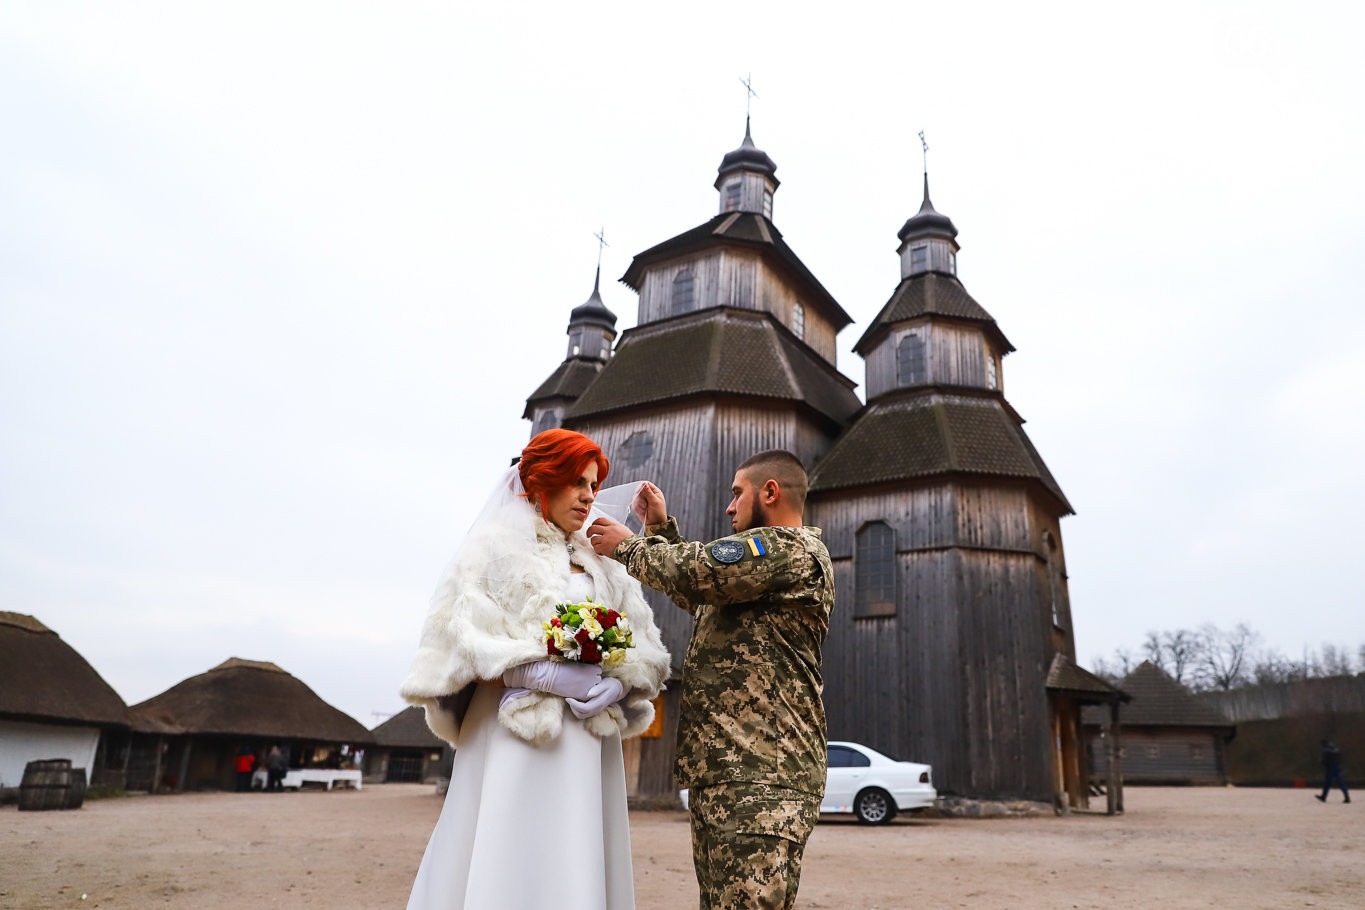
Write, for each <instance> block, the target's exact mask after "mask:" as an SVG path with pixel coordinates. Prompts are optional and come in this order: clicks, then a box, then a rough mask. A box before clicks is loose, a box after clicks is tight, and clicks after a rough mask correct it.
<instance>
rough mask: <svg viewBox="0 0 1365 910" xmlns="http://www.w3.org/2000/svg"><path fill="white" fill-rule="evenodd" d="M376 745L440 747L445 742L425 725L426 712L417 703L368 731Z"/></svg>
mask: <svg viewBox="0 0 1365 910" xmlns="http://www.w3.org/2000/svg"><path fill="white" fill-rule="evenodd" d="M370 732H371V733H373V734H374V742H375V745H377V746H387V747H389V748H391V749H438V750H439V749H441V748H444V746H445V742H443V741H442V740H441V739H440V738H438V737H437V736H436V734H435V733H432V732H431V728H430V727H428V726H427V712H426V710H425V709H423V708H422V707H421V706H419V705H412V706H411V707H408V708H404V709H403V710H402V711H399V712H398V713H397V714H395V715H394V716H393V717H390V718H389V719H388V720H386V721H384V722H383V723H382V724H380V725H379V726H377V727H375V728H374V729H373V730H371V731H370Z"/></svg>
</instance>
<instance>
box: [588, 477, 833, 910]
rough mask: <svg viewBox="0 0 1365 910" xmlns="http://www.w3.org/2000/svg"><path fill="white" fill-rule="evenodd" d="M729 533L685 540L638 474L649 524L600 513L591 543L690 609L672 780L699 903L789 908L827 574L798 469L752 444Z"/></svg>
mask: <svg viewBox="0 0 1365 910" xmlns="http://www.w3.org/2000/svg"><path fill="white" fill-rule="evenodd" d="M732 491H733V493H734V499H733V500H732V501H731V502H730V505H729V506H728V507H727V508H726V510H725V511H726V514H728V515H729V516H730V520H731V524H732V525H733V526H734V529H735V532H736V533H735V534H734V535H733V536H731V537H725V538H722V539H720V540H717V541H713V542H712V543H708V544H700V543H688V542H687V541H685V540H684V539H683V538H682V536H681V535H680V534H679V532H678V524H677V521H676V519H674V518H671V517H669V515H668V511H667V507H666V505H665V502H664V497H663V493H662V492H661V491H660V490H659V489H658V488H657V487H655V486H654V485H653V484H649V483H646V484H644V486H643V487H642V488H641V490H640V493H639V495H638V496H637V498H636V503H635V508H636V511H637V512H639V513H640V515H641V517H642V518H643V519H644V521H645V533H644V535H642V536H641V535H632V534H631V533H630V531H628V530H627V529H626V528H625V527H624V526H623V525H619V524H617V523H615V522H612V521H610V520H608V519H599V520H598V521H596V522H595V523H594V524H593V526H592V527H591V528H590V529H589V531H588V535H589V537H590V538H591V539H592V541H593V549H595V550H596V551H597V552H598V553H600V554H602V555H611V556H612V557H613V558H615V559H616V560H618V561H619V562H621V563H622V564H623V565H625V567H626V569H627V571H629V572H630V574H631V575H633V576H635V577H636V578H637V579H639V580H640V581H641V582H643V583H644V584H647V585H649V586H650V587H652V588H656V589H658V590H659V591H662V592H663V593H665V594H667V595H668V596H669V597H671V598H672V599H673V601H674V603H676V604H677V605H678V606H680V607H682V608H683V609H684V610H686V611H687V612H688V613H691V614H692V615H693V616H694V617H695V618H696V625H695V628H694V630H693V632H692V640H691V642H690V643H689V645H688V648H687V657H686V659H685V661H684V663H683V692H682V712H681V717H680V719H679V722H678V744H677V764H676V765H675V768H674V778H675V780H676V782H677V784H678V786H680V787H686V788H688V789H689V791H690V792H689V805H690V808H691V812H692V859H693V863H694V864H695V866H696V872H697V884H698V886H699V887H700V889H701V905H702V907H703V908H705V910H719V908H727V910H729V908H779V907H781V908H791V907H792V906H793V905H794V904H795V902H796V889H797V885H798V883H799V881H800V878H801V854H802V851H803V850H804V849H805V845H806V840H807V839H808V838H809V837H810V833H811V830H812V829H813V828H814V826H815V822H816V819H817V818H818V816H819V813H820V798H821V797H822V796H823V795H824V792H825V761H826V757H825V756H826V752H825V750H826V743H825V709H824V705H823V704H822V703H821V701H820V692H821V690H822V688H823V682H822V680H821V677H820V648H821V646H822V645H823V643H824V640H825V633H826V632H827V631H828V629H829V613H830V609H831V608H832V607H833V605H834V571H833V569H832V568H831V567H830V562H829V553H828V552H827V551H826V550H825V545H824V544H823V543H821V542H820V530H819V529H818V528H809V527H804V526H803V525H802V515H803V512H804V510H805V501H806V472H805V469H804V468H802V466H801V462H800V460H799V459H797V457H796V456H795V455H792V454H791V453H790V452H785V451H781V450H773V451H768V452H761V453H759V454H758V455H755V456H753V457H752V458H750V459H748V460H747V461H745V462H744V463H743V464H742V465H740V466H739V470H737V471H736V472H735V479H734V483H733V487H732Z"/></svg>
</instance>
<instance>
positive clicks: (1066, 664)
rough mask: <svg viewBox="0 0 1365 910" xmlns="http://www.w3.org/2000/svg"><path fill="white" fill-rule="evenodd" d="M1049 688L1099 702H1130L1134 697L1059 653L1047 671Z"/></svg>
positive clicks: (1053, 658)
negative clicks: (1091, 698) (1089, 697)
mask: <svg viewBox="0 0 1365 910" xmlns="http://www.w3.org/2000/svg"><path fill="white" fill-rule="evenodd" d="M1047 687H1048V688H1049V689H1052V690H1053V691H1056V692H1066V693H1069V694H1071V695H1077V696H1081V697H1082V698H1084V697H1085V696H1091V697H1093V698H1094V699H1095V700H1097V701H1106V702H1112V701H1130V700H1131V699H1132V696H1131V695H1129V694H1128V693H1126V692H1124V691H1123V690H1122V689H1117V688H1115V687H1114V686H1112V685H1110V684H1109V683H1107V682H1105V681H1104V680H1102V679H1100V678H1099V677H1098V676H1096V675H1095V674H1094V673H1091V672H1090V671H1089V670H1087V669H1085V668H1084V667H1081V666H1078V665H1077V664H1076V662H1075V661H1073V660H1072V659H1071V658H1070V657H1067V656H1066V655H1065V654H1063V653H1061V652H1060V651H1058V652H1057V653H1056V654H1055V655H1053V657H1052V665H1051V666H1049V667H1048V671H1047Z"/></svg>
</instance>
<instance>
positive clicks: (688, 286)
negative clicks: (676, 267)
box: [673, 269, 697, 315]
mask: <svg viewBox="0 0 1365 910" xmlns="http://www.w3.org/2000/svg"><path fill="white" fill-rule="evenodd" d="M696 284H697V281H696V279H695V278H694V277H693V276H692V270H691V269H683V270H682V271H681V272H679V273H678V275H677V277H676V278H674V279H673V313H674V315H676V314H678V313H686V312H687V311H688V310H690V309H692V305H693V303H694V302H695V301H696Z"/></svg>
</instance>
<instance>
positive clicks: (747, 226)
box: [621, 212, 853, 332]
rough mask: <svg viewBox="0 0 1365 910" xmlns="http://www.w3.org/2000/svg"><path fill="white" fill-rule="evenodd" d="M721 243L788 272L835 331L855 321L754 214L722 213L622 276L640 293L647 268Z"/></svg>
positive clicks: (642, 257)
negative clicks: (755, 254) (751, 251)
mask: <svg viewBox="0 0 1365 910" xmlns="http://www.w3.org/2000/svg"><path fill="white" fill-rule="evenodd" d="M717 242H723V243H729V244H734V245H736V246H743V247H749V248H752V249H756V250H758V251H759V252H761V253H762V254H763V255H764V256H766V257H768V258H769V259H770V260H771V261H773V262H774V263H775V264H777V265H778V266H780V267H781V268H783V269H785V270H786V271H787V272H788V273H790V274H791V276H792V277H793V278H795V279H796V280H797V281H798V282H800V283H801V284H803V285H805V286H806V288H807V290H808V291H809V292H810V294H811V299H812V300H813V301H814V302H815V303H817V304H819V305H820V307H821V308H822V309H823V310H824V311H825V314H826V316H827V317H828V318H829V320H830V322H832V323H833V324H834V331H836V332H837V331H839V330H840V329H842V328H843V327H844V326H846V325H849V324H851V323H852V322H853V317H852V316H849V315H848V313H846V312H844V308H843V307H841V306H839V302H838V301H836V300H835V299H834V296H833V295H832V294H830V292H829V291H827V290H825V286H824V285H822V284H821V283H820V281H819V279H818V278H816V277H815V275H814V274H813V273H812V272H811V270H810V269H808V268H806V264H805V263H804V262H802V261H801V259H800V257H799V256H797V255H796V253H795V252H793V251H792V248H791V247H789V246H787V242H786V241H785V240H783V239H782V232H781V231H779V230H778V229H777V227H776V225H774V224H773V223H772V222H771V221H769V220H768V219H767V218H765V217H763V216H762V215H759V214H755V213H753V212H722V213H721V214H719V215H716V216H715V217H714V218H712V219H711V220H710V221H707V222H706V223H705V224H699V225H697V226H696V227H694V228H692V229H691V230H689V231H683V232H682V233H681V234H679V235H678V236H676V237H672V238H670V239H668V240H665V241H664V242H663V243H660V244H656V245H655V246H652V247H650V248H649V249H647V250H645V251H644V252H643V253H639V254H637V255H636V257H635V259H634V260H632V261H631V263H630V268H628V269H626V273H625V274H624V275H622V276H621V281H622V282H623V283H624V284H625V285H626V287H628V288H630V289H631V290H633V291H635V292H636V293H639V292H640V289H641V288H642V287H643V285H644V276H645V272H646V271H647V266H649V265H650V264H651V263H654V262H658V261H660V260H663V259H670V258H673V257H675V256H682V255H684V254H686V253H690V252H692V251H694V250H699V249H704V248H706V247H709V246H715V245H716V244H717Z"/></svg>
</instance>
